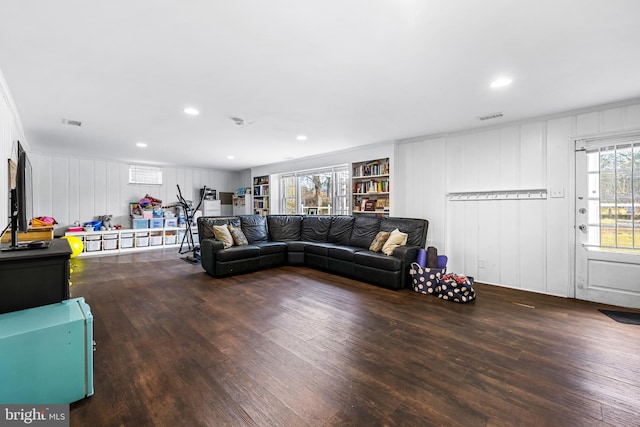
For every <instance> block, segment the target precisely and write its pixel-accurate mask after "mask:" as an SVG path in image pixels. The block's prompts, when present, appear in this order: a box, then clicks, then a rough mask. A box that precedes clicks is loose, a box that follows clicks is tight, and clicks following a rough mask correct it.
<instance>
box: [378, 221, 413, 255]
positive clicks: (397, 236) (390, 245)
mask: <svg viewBox="0 0 640 427" xmlns="http://www.w3.org/2000/svg"><path fill="white" fill-rule="evenodd" d="M408 237H409V235H408V234H407V233H403V232H401V231H400V230H398V229H397V228H396V229H395V230H393V231H392V232H391V234H390V235H389V238H388V239H387V241H386V242H385V244H384V246H383V247H382V252H383V253H384V254H386V255H391V254H393V250H394V249H395V248H397V247H398V246H404V245H406V244H407V238H408Z"/></svg>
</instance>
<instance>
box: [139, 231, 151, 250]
mask: <svg viewBox="0 0 640 427" xmlns="http://www.w3.org/2000/svg"><path fill="white" fill-rule="evenodd" d="M144 246H149V233H136V248H140V247H144Z"/></svg>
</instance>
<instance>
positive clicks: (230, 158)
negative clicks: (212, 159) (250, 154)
mask: <svg viewBox="0 0 640 427" xmlns="http://www.w3.org/2000/svg"><path fill="white" fill-rule="evenodd" d="M235 158H236V156H227V159H229V160H233V159H235Z"/></svg>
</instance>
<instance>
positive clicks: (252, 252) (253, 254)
mask: <svg viewBox="0 0 640 427" xmlns="http://www.w3.org/2000/svg"><path fill="white" fill-rule="evenodd" d="M259 256H260V248H258V247H257V246H254V245H244V246H232V247H230V248H227V249H225V250H222V251H219V252H216V261H220V262H228V261H238V260H242V259H247V258H257V257H259Z"/></svg>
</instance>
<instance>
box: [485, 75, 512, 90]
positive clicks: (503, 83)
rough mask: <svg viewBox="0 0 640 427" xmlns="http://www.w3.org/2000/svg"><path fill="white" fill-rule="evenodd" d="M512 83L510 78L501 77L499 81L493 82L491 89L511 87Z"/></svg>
mask: <svg viewBox="0 0 640 427" xmlns="http://www.w3.org/2000/svg"><path fill="white" fill-rule="evenodd" d="M512 81H513V79H511V78H510V77H500V78H499V79H495V80H494V81H492V82H491V84H490V85H489V86H490V87H491V89H497V88H500V87H505V86H509V85H510V84H511V82H512Z"/></svg>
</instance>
